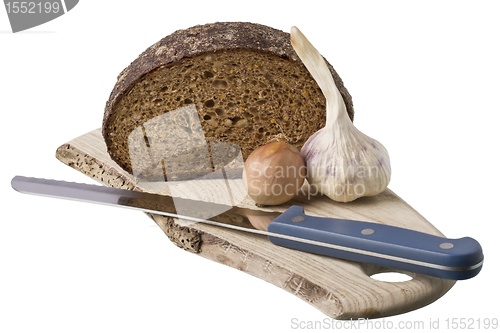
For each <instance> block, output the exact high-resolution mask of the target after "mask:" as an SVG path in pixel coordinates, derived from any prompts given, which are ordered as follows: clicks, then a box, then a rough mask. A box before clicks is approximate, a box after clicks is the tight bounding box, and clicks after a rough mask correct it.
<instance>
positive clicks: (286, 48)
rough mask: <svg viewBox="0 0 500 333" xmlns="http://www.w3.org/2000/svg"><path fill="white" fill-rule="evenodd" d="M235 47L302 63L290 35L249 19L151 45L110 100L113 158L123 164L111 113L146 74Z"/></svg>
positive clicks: (122, 76)
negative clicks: (115, 146)
mask: <svg viewBox="0 0 500 333" xmlns="http://www.w3.org/2000/svg"><path fill="white" fill-rule="evenodd" d="M235 49H247V50H252V51H257V52H262V53H269V54H272V55H275V56H279V57H281V58H283V59H288V60H290V61H293V62H300V59H299V58H298V56H297V54H296V53H295V51H294V50H293V47H292V45H291V43H290V35H289V34H288V33H286V32H283V31H280V30H277V29H274V28H271V27H268V26H264V25H260V24H254V23H246V22H227V23H219V22H218V23H212V24H206V25H198V26H194V27H191V28H188V29H185V30H178V31H176V32H174V33H173V34H171V35H169V36H167V37H165V38H163V39H162V40H160V41H159V42H157V43H155V44H154V45H152V46H151V47H149V48H148V49H147V50H146V51H144V52H143V53H142V54H141V55H140V56H139V57H138V58H137V59H136V60H134V61H133V62H132V63H131V64H130V65H129V66H128V67H127V68H125V69H124V70H123V71H122V72H121V73H120V75H119V76H118V78H117V80H118V81H117V83H116V84H115V87H114V88H113V91H112V92H111V94H110V97H109V100H108V101H107V103H106V107H105V113H104V119H103V127H102V134H103V137H104V141H105V142H106V145H107V147H108V153H109V154H110V157H111V158H112V159H113V160H115V161H116V162H118V163H119V164H121V163H120V161H119V158H117V156H116V152H114V151H113V150H112V149H110V148H109V147H110V146H111V139H110V137H109V132H110V129H109V126H110V120H111V119H112V117H111V115H112V113H113V112H114V109H115V107H116V105H118V102H119V101H120V99H121V98H122V97H123V95H124V94H125V93H127V91H128V90H129V89H130V88H131V87H132V86H134V84H135V83H137V82H138V81H139V80H140V79H141V78H142V77H143V76H144V75H146V74H148V73H150V72H151V71H153V70H155V69H157V68H159V67H162V66H169V65H172V64H174V63H176V62H179V61H181V60H182V59H185V58H190V57H194V56H197V55H200V54H205V53H211V52H217V51H223V50H235ZM327 64H328V62H327ZM328 67H329V69H330V71H331V73H332V75H333V77H334V81H335V83H336V85H337V87H338V88H339V90H340V93H341V94H342V97H343V99H344V101H345V103H346V106H347V111H348V114H349V117H350V118H351V119H353V117H354V110H353V105H352V99H351V96H350V94H349V92H348V91H347V89H346V88H345V87H344V84H343V82H342V80H341V79H340V77H339V75H338V74H337V72H336V71H335V70H334V69H333V67H332V66H331V65H330V64H328ZM122 167H123V165H122Z"/></svg>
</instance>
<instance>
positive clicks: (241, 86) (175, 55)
mask: <svg viewBox="0 0 500 333" xmlns="http://www.w3.org/2000/svg"><path fill="white" fill-rule="evenodd" d="M329 67H330V70H331V71H332V74H333V76H334V79H335V82H336V84H337V86H338V87H339V90H340V91H341V92H342V95H343V98H344V100H345V101H346V105H347V106H348V113H349V116H350V117H351V119H352V118H353V109H352V101H351V97H350V95H349V93H348V92H347V90H346V89H345V88H344V86H343V83H342V81H341V80H340V78H339V77H338V75H337V73H336V72H335V71H334V70H333V68H331V66H329ZM186 106H195V107H196V110H197V111H198V115H199V118H200V122H201V125H202V128H203V132H204V135H205V138H206V139H207V141H219V142H232V143H234V144H236V145H238V146H239V147H240V148H241V150H242V155H243V158H244V159H246V158H247V157H248V155H249V154H250V153H251V152H252V151H253V150H255V149H256V148H258V147H259V146H261V145H263V144H265V143H267V142H269V141H272V140H273V139H275V138H277V137H279V138H280V139H286V140H287V141H288V142H289V143H291V144H293V145H294V146H295V147H297V148H298V149H300V148H301V147H302V145H303V144H304V143H305V141H306V140H307V139H308V138H309V137H310V136H311V135H312V134H313V133H315V132H316V131H317V130H319V129H321V128H322V127H323V126H324V125H325V117H326V111H325V110H326V101H325V98H324V96H323V94H322V93H321V90H320V89H319V87H318V85H317V84H316V82H315V81H314V80H313V79H312V77H311V75H310V74H309V72H308V71H307V69H306V68H305V66H304V65H303V64H302V62H300V60H298V57H297V55H296V54H295V52H294V51H293V48H292V47H291V44H290V37H289V34H288V33H285V32H282V31H279V30H275V29H273V28H269V27H266V26H262V25H258V24H251V23H239V22H238V23H215V24H208V25H205V26H196V27H193V28H189V29H187V30H180V31H177V32H175V33H174V34H172V35H170V36H167V37H165V38H164V39H162V40H161V41H159V42H158V43H156V44H154V45H153V46H152V47H150V48H149V49H148V50H146V51H145V52H144V53H143V54H142V55H140V56H139V58H138V59H136V60H135V61H134V62H133V63H132V64H131V65H130V66H129V67H128V68H126V69H125V70H124V71H123V72H122V73H121V74H120V76H119V77H118V81H117V83H116V85H115V88H114V89H113V92H112V93H111V96H110V99H109V101H108V103H107V105H106V110H105V116H104V122H103V136H104V139H105V142H106V145H107V148H108V152H109V154H110V156H111V158H112V159H113V160H114V161H116V162H117V163H118V164H119V165H120V166H121V167H122V168H123V169H124V170H126V171H128V172H129V173H131V171H132V170H131V167H132V166H131V161H130V157H129V147H128V144H129V143H128V141H129V136H130V134H131V133H132V132H133V131H134V129H136V128H138V127H141V126H142V125H143V124H144V123H146V122H147V121H149V120H151V119H153V118H155V117H157V116H159V115H162V114H165V113H167V112H170V111H173V110H178V109H179V108H182V107H186ZM155 135H157V136H161V135H162V133H155ZM186 135H189V131H187V132H186ZM145 140H146V142H148V138H147V137H145ZM159 148H160V149H161V147H155V149H159Z"/></svg>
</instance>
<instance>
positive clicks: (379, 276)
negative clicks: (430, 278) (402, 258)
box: [370, 272, 413, 282]
mask: <svg viewBox="0 0 500 333" xmlns="http://www.w3.org/2000/svg"><path fill="white" fill-rule="evenodd" d="M370 277H371V278H372V279H374V280H377V281H382V282H406V281H410V280H412V279H413V277H412V276H410V275H408V274H405V273H402V272H381V273H375V274H373V275H370Z"/></svg>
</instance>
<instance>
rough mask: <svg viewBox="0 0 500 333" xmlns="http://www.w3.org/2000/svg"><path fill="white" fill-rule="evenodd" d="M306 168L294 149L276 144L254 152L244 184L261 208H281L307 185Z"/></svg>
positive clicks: (280, 143) (245, 172)
mask: <svg viewBox="0 0 500 333" xmlns="http://www.w3.org/2000/svg"><path fill="white" fill-rule="evenodd" d="M305 177H306V166H305V163H304V159H303V158H302V156H301V155H300V152H299V150H298V149H297V148H295V147H294V146H292V145H290V144H288V143H286V142H283V141H275V142H270V143H268V144H265V145H263V146H261V147H259V148H257V149H256V150H254V151H253V152H252V153H251V154H250V156H248V158H247V160H246V162H245V167H244V170H243V184H244V185H245V188H246V190H247V193H248V195H249V196H250V198H252V200H253V201H255V203H256V204H257V205H262V206H268V205H280V204H283V203H285V202H287V201H289V200H290V199H292V198H293V197H295V195H296V194H297V192H298V191H299V189H300V188H301V187H302V185H303V184H304V180H305Z"/></svg>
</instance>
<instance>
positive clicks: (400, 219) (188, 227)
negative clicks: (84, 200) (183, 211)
mask: <svg viewBox="0 0 500 333" xmlns="http://www.w3.org/2000/svg"><path fill="white" fill-rule="evenodd" d="M56 157H57V158H58V159H59V160H60V161H62V162H63V163H65V164H67V165H69V166H70V167H72V168H74V169H76V170H78V171H80V172H82V173H84V174H86V175H88V176H89V177H91V178H93V179H94V180H96V181H97V182H99V183H101V184H103V185H105V186H112V187H117V188H126V189H133V190H137V191H148V192H156V193H167V192H168V191H167V190H166V189H164V188H162V187H159V186H157V187H155V186H152V185H151V184H146V183H140V184H136V183H135V181H134V177H133V176H132V175H130V174H128V173H126V172H125V171H123V170H122V169H121V168H120V167H119V166H118V165H117V164H116V163H114V162H113V161H112V160H111V159H110V158H109V156H108V154H107V152H106V147H105V144H104V140H103V138H102V136H101V132H100V129H96V130H94V131H91V132H89V133H87V134H84V135H82V136H80V137H78V138H76V139H74V140H72V141H70V142H68V143H65V144H63V145H61V146H60V147H59V148H58V149H57V152H56ZM214 186H215V189H216V187H217V186H218V185H214ZM214 186H212V185H211V186H205V183H203V182H199V183H197V184H195V185H194V187H192V188H190V187H189V186H187V187H185V188H186V192H185V194H186V195H187V196H188V197H189V196H191V195H201V194H204V195H203V198H204V199H205V200H206V201H211V200H212V198H213V200H215V201H214V202H216V200H218V199H219V198H218V196H217V195H213V196H211V195H210V194H211V193H213V192H214ZM305 186H307V184H306V185H305ZM190 192H191V193H190ZM291 205H301V206H302V207H303V208H304V210H305V212H306V214H308V215H314V216H325V217H326V216H327V217H336V218H344V219H355V220H359V221H367V222H376V223H383V224H388V225H394V226H399V227H404V228H409V229H414V230H418V231H422V232H426V233H430V234H434V235H440V236H443V235H442V234H441V233H440V232H439V230H437V229H436V228H435V227H434V226H433V225H432V224H430V223H429V222H428V221H427V220H426V219H425V218H423V217H422V216H421V215H420V214H419V213H418V212H417V211H415V210H414V209H413V208H412V207H411V206H409V205H408V204H407V203H406V202H404V201H403V200H402V199H401V198H399V197H398V196H397V195H396V194H395V193H393V192H392V191H391V190H389V189H387V190H386V191H384V192H383V193H381V194H379V195H377V196H374V197H365V198H360V199H357V200H355V201H353V202H350V203H337V202H334V201H332V200H331V199H329V198H327V197H324V196H317V195H315V196H312V195H310V194H309V192H308V188H307V187H306V188H304V191H303V193H302V194H301V195H299V196H297V197H296V198H295V199H294V200H292V201H290V202H288V203H286V204H283V205H280V206H274V207H266V208H257V209H261V210H268V211H269V210H272V211H276V212H282V211H285V210H286V209H287V208H288V207H290V206H291ZM237 206H239V207H244V208H250V207H251V208H254V209H255V208H256V207H255V206H254V204H253V203H252V201H251V200H250V199H249V198H248V197H247V198H243V199H242V201H241V202H239V203H237ZM148 215H150V217H151V218H153V220H154V221H155V222H156V223H157V224H158V226H159V227H160V228H161V229H162V230H163V231H164V232H165V234H166V235H167V236H168V237H169V239H170V240H171V241H172V242H173V243H175V244H176V245H177V246H179V247H180V248H182V249H184V250H186V251H189V252H192V253H195V254H197V255H199V256H202V257H204V258H207V259H210V260H213V261H216V262H219V263H222V264H224V265H227V266H230V267H233V268H236V269H238V270H240V271H242V272H245V273H248V274H251V275H253V276H255V277H257V278H260V279H263V280H265V281H268V282H270V283H272V284H273V285H275V286H277V287H279V288H282V289H284V290H286V291H288V292H290V293H292V294H294V295H295V296H297V297H298V298H300V299H301V300H303V301H305V302H308V303H309V304H310V305H312V306H314V307H316V308H317V309H318V310H320V311H322V312H323V313H324V314H326V315H327V316H330V317H332V318H335V319H352V318H354V319H357V318H379V317H387V316H392V315H396V314H401V313H405V312H408V311H412V310H415V309H418V308H420V307H423V306H425V305H427V304H430V303H432V302H434V301H435V300H437V299H438V298H440V297H441V296H443V295H444V294H445V293H446V292H447V291H448V290H449V289H450V288H451V287H452V286H453V285H454V283H455V281H451V280H444V279H439V278H434V277H429V276H424V275H420V274H413V273H406V274H407V275H410V276H411V277H412V279H411V280H409V281H405V282H383V281H378V280H375V279H373V278H371V277H370V276H371V275H373V274H376V273H380V272H392V271H395V270H392V269H387V268H383V267H379V266H374V265H369V264H361V263H356V262H352V261H347V260H341V259H335V258H329V257H325V256H320V255H315V254H309V253H304V252H300V251H296V250H291V249H286V248H282V247H277V246H275V245H273V244H271V243H270V242H269V241H268V240H267V238H266V237H265V236H260V235H254V234H249V233H245V232H239V231H234V230H230V229H225V228H221V227H216V226H210V225H203V224H193V223H189V222H187V221H183V220H178V219H173V218H168V217H162V216H158V215H153V214H148ZM221 297H223V296H222V295H221Z"/></svg>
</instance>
